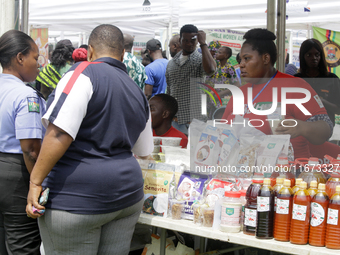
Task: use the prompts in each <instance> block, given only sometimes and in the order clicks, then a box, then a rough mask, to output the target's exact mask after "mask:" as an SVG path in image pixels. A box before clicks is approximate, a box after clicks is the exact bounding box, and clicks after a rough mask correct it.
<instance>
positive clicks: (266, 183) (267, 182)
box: [263, 178, 271, 185]
mask: <svg viewBox="0 0 340 255" xmlns="http://www.w3.org/2000/svg"><path fill="white" fill-rule="evenodd" d="M270 183H271V181H270V178H264V181H263V184H264V185H270Z"/></svg>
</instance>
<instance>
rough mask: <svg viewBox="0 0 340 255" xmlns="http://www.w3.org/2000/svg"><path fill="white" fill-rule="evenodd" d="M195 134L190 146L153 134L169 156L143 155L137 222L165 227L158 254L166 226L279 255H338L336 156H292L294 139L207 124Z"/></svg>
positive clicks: (339, 188)
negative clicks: (147, 157) (148, 158)
mask: <svg viewBox="0 0 340 255" xmlns="http://www.w3.org/2000/svg"><path fill="white" fill-rule="evenodd" d="M196 133H197V134H196V136H195V135H194V136H193V137H194V138H195V137H196V138H197V139H192V136H190V139H191V141H190V145H189V146H188V149H182V148H180V147H176V146H178V145H179V142H180V140H178V139H174V140H172V144H170V146H169V144H168V142H169V139H167V140H166V139H164V141H162V139H163V138H160V137H154V143H155V144H156V145H159V143H162V144H163V143H167V145H160V147H161V148H162V154H164V155H165V157H162V159H161V158H160V157H155V154H154V155H153V157H154V159H155V161H142V160H139V163H140V165H141V168H142V172H143V178H144V194H145V196H144V204H143V210H142V214H141V216H140V218H139V223H142V224H147V225H151V226H155V227H159V228H161V229H162V232H161V233H162V234H161V240H160V242H161V244H160V253H159V254H165V249H166V243H165V242H166V237H165V235H166V231H165V230H166V229H169V230H174V231H178V232H183V233H187V234H191V235H195V236H199V237H203V238H208V239H215V240H221V241H225V242H230V243H234V244H238V245H241V246H242V247H246V246H248V247H255V248H260V249H266V250H271V251H276V252H281V253H288V254H315V255H316V254H340V222H339V210H340V167H338V166H339V163H340V159H339V158H338V159H334V158H331V157H329V156H325V158H324V159H321V160H322V162H321V160H320V159H318V158H309V159H299V158H297V159H293V160H292V157H291V155H290V148H289V136H288V137H287V136H283V135H281V136H278V135H277V136H275V135H272V136H268V135H267V136H263V137H261V136H259V135H257V134H256V135H253V136H247V137H246V138H244V137H237V135H236V134H235V132H234V131H233V130H232V129H228V128H215V127H213V126H211V125H209V124H206V125H205V126H204V127H203V128H202V127H200V129H199V130H197V131H196ZM242 138H244V139H242ZM170 140H171V139H170ZM175 140H176V141H175ZM163 146H169V147H168V148H167V147H163ZM171 147H172V148H171ZM190 151H191V154H190ZM154 153H156V152H154ZM259 162H260V163H259ZM189 166H191V167H189ZM212 166H214V167H212ZM265 166H267V167H265ZM270 166H273V167H270ZM223 167H224V168H223ZM233 167H235V169H236V171H233ZM242 168H243V169H251V170H252V171H248V172H247V171H242ZM268 169H269V170H268ZM242 247H241V248H242ZM201 252H202V251H201ZM145 254H148V253H147V252H146V253H145ZM183 254H184V253H183ZM187 254H189V253H187ZM192 254H194V253H192Z"/></svg>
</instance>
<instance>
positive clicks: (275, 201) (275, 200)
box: [274, 196, 277, 212]
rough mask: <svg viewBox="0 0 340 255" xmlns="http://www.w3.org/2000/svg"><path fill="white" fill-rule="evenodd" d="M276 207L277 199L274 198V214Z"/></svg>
mask: <svg viewBox="0 0 340 255" xmlns="http://www.w3.org/2000/svg"><path fill="white" fill-rule="evenodd" d="M276 206H277V197H276V196H275V197H274V212H276Z"/></svg>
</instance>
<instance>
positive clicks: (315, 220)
mask: <svg viewBox="0 0 340 255" xmlns="http://www.w3.org/2000/svg"><path fill="white" fill-rule="evenodd" d="M324 220H325V210H324V209H323V207H322V206H321V205H320V204H318V203H315V202H313V203H312V204H311V221H310V225H311V226H312V227H316V226H319V225H320V224H321V223H322V222H323V221H324Z"/></svg>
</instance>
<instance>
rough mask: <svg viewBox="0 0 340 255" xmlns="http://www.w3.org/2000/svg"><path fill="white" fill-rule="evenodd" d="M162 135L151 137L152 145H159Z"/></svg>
mask: <svg viewBox="0 0 340 255" xmlns="http://www.w3.org/2000/svg"><path fill="white" fill-rule="evenodd" d="M161 140H162V137H156V136H154V137H153V145H159V144H160V143H161Z"/></svg>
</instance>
